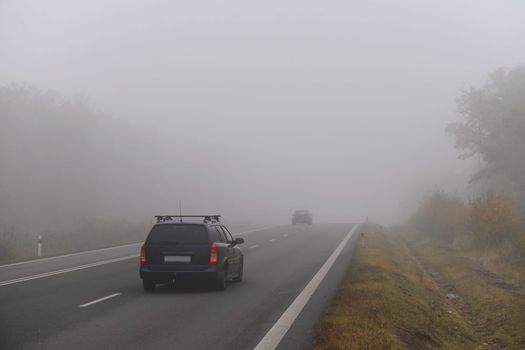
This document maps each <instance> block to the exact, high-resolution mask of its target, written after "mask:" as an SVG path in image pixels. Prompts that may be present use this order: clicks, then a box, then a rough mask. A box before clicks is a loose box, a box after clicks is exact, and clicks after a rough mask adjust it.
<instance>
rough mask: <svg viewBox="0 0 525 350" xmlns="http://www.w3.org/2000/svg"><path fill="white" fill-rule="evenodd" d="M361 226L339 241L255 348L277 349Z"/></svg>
mask: <svg viewBox="0 0 525 350" xmlns="http://www.w3.org/2000/svg"><path fill="white" fill-rule="evenodd" d="M359 226H360V225H355V226H354V227H353V228H352V230H350V232H348V234H347V235H346V236H345V238H344V239H343V240H342V241H341V243H339V245H338V246H337V248H335V250H334V251H333V253H332V255H330V257H329V258H328V260H326V262H325V263H324V264H323V266H321V268H320V269H319V271H317V273H316V274H315V276H314V277H313V278H312V279H311V280H310V282H308V284H307V285H306V287H304V289H303V291H302V292H301V293H300V294H299V295H298V296H297V298H295V300H294V301H293V303H292V304H291V305H290V306H289V307H288V309H286V311H285V312H284V313H283V314H282V315H281V317H280V318H279V319H278V320H277V322H275V324H274V325H273V327H272V328H270V330H269V331H268V333H266V335H265V336H264V337H263V338H262V339H261V341H260V342H259V344H257V346H256V347H255V348H254V350H275V349H276V348H277V346H278V345H279V343H280V342H281V340H282V339H283V338H284V336H285V335H286V333H287V332H288V330H289V329H290V327H291V326H292V324H293V323H294V322H295V320H296V318H297V316H298V315H299V313H300V312H301V311H302V310H303V308H304V307H305V305H306V303H307V302H308V300H310V298H311V297H312V295H313V294H314V292H315V291H316V290H317V288H318V287H319V285H320V284H321V282H322V281H323V279H324V277H325V276H326V274H327V273H328V271H330V268H331V267H332V265H333V264H334V262H335V260H336V259H337V258H338V257H339V255H340V254H341V251H342V250H343V248H344V247H345V246H346V244H347V243H348V240H349V239H350V237H352V235H353V234H354V232H355V231H356V229H357V228H358V227H359Z"/></svg>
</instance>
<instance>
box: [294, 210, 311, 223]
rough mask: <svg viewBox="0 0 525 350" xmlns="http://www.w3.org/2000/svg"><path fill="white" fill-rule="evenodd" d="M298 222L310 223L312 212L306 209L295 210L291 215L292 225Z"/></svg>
mask: <svg viewBox="0 0 525 350" xmlns="http://www.w3.org/2000/svg"><path fill="white" fill-rule="evenodd" d="M299 223H304V224H308V225H311V224H312V213H310V212H309V211H308V210H296V211H294V213H293V215H292V225H297V224H299Z"/></svg>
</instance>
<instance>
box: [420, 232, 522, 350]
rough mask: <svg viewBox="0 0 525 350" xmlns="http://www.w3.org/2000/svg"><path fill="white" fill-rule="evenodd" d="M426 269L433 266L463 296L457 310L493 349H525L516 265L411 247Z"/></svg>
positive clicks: (519, 274) (430, 246) (423, 243)
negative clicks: (483, 262) (493, 263)
mask: <svg viewBox="0 0 525 350" xmlns="http://www.w3.org/2000/svg"><path fill="white" fill-rule="evenodd" d="M412 246H413V249H414V251H416V252H417V254H418V256H419V257H420V260H421V261H422V262H423V264H424V265H425V266H431V267H432V268H434V269H435V270H436V271H437V272H438V273H439V274H440V275H441V276H443V280H445V281H446V283H448V284H449V286H450V288H452V289H453V290H454V292H455V293H456V294H457V295H458V296H459V297H460V298H458V299H457V300H456V307H457V308H458V309H459V310H461V312H462V313H463V315H464V316H465V317H466V318H467V319H468V320H469V321H470V322H471V324H472V325H473V326H474V328H475V330H476V331H477V333H479V335H480V337H481V338H482V340H483V342H484V343H487V344H489V345H491V346H492V348H505V349H525V286H524V283H523V282H524V281H523V279H522V273H523V271H522V270H521V269H519V271H518V269H517V268H516V266H513V265H502V264H500V265H498V268H497V269H492V270H489V268H490V267H493V265H492V264H482V261H480V260H479V258H474V256H475V255H473V254H468V253H466V252H461V251H455V250H452V249H449V248H447V247H442V246H438V245H436V244H435V243H431V241H420V242H417V243H414V244H412Z"/></svg>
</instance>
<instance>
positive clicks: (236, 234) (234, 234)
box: [232, 226, 275, 236]
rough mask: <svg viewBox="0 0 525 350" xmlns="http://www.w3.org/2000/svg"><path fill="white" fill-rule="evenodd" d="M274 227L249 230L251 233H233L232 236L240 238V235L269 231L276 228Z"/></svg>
mask: <svg viewBox="0 0 525 350" xmlns="http://www.w3.org/2000/svg"><path fill="white" fill-rule="evenodd" d="M274 227H275V226H265V227H262V228H256V229H255V230H249V231H244V232H239V233H232V236H240V235H245V234H247V233H252V232H259V231H264V230H269V229H271V228H274Z"/></svg>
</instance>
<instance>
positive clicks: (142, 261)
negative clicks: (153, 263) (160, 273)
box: [140, 244, 146, 265]
mask: <svg viewBox="0 0 525 350" xmlns="http://www.w3.org/2000/svg"><path fill="white" fill-rule="evenodd" d="M145 263H146V244H143V245H142V247H140V264H141V265H144V264H145Z"/></svg>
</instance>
